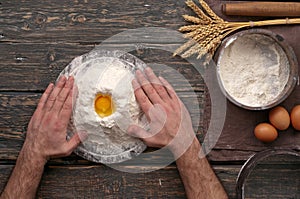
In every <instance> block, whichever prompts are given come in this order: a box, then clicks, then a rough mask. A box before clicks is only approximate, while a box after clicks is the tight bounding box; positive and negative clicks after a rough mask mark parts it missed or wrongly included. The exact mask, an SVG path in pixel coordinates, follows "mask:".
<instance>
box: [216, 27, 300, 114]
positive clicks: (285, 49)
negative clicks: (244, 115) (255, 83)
mask: <svg viewBox="0 0 300 199" xmlns="http://www.w3.org/2000/svg"><path fill="white" fill-rule="evenodd" d="M252 37H253V38H254V37H257V38H259V37H261V38H264V39H261V40H255V42H259V41H263V42H264V40H268V41H269V42H270V41H271V42H273V44H274V45H275V46H276V48H277V49H278V52H279V53H278V56H280V57H283V58H285V59H286V60H287V66H288V67H289V72H287V73H288V77H287V83H286V84H285V85H284V87H283V89H282V90H281V91H280V93H279V94H278V95H276V96H274V98H273V99H271V100H269V101H268V102H264V103H260V104H255V105H252V104H249V103H248V104H247V103H244V102H242V101H241V100H239V99H237V97H236V96H233V95H232V94H231V93H230V92H229V90H228V89H227V88H226V86H225V85H224V81H223V79H222V74H221V73H222V72H221V67H222V66H223V67H224V65H222V64H223V62H222V59H223V56H224V54H225V52H226V51H227V50H228V49H229V47H230V46H231V45H232V44H234V42H236V41H237V40H239V39H243V38H248V39H249V38H252ZM273 44H272V45H273ZM260 45H267V44H265V43H264V44H260V43H257V44H256V45H254V46H253V48H260V47H261V46H260ZM266 49H268V48H266ZM229 50H230V49H229ZM251 50H253V49H249V50H248V51H243V53H244V54H243V55H245V56H250V59H251V56H252V54H251V52H252V51H251ZM263 50H264V49H263ZM228 53H229V52H227V54H228ZM230 53H232V52H230ZM262 55H264V56H265V55H266V56H270V53H269V54H268V52H266V53H264V52H263V54H262ZM231 56H232V57H234V56H235V55H234V54H231ZM216 57H217V70H216V71H217V78H218V83H219V86H220V88H221V90H222V92H223V93H224V95H225V96H226V97H227V98H228V100H230V101H231V102H232V103H234V104H235V105H237V106H239V107H242V108H245V109H248V110H264V109H268V108H272V107H274V106H276V105H278V104H280V103H281V102H283V101H284V100H285V99H286V98H287V97H288V96H289V95H290V93H291V92H292V91H293V89H294V87H295V85H296V83H297V81H298V63H297V58H296V56H295V53H294V51H293V50H292V48H291V47H290V46H289V45H288V44H287V43H286V42H285V40H284V38H283V37H281V36H280V35H277V34H275V33H273V32H270V31H267V30H263V29H249V30H245V31H241V32H238V33H236V34H234V35H232V36H230V37H228V38H226V39H225V40H224V41H223V42H222V44H221V46H220V48H219V49H218V52H217V53H216ZM246 61H247V59H246V60H245V62H246ZM279 65H280V66H281V65H282V63H281V62H280V64H279ZM230 81H234V79H232V80H230Z"/></svg>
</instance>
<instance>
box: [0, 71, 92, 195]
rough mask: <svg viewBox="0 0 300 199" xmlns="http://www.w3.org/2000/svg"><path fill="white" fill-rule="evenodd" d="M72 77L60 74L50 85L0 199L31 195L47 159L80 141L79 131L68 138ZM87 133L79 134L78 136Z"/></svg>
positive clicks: (58, 155)
mask: <svg viewBox="0 0 300 199" xmlns="http://www.w3.org/2000/svg"><path fill="white" fill-rule="evenodd" d="M73 83H74V78H73V77H70V78H69V79H68V80H67V79H66V77H64V76H62V77H61V78H60V79H59V81H58V82H57V84H56V85H55V86H54V85H53V84H49V86H48V88H47V89H46V91H45V92H44V94H43V95H42V97H41V99H40V101H39V104H38V106H37V109H36V111H35V112H34V114H33V116H32V118H31V120H30V122H29V125H28V129H27V133H26V139H25V142H24V145H23V147H22V149H21V151H20V154H19V157H18V159H17V163H16V166H15V168H14V170H13V173H12V175H11V177H10V179H9V181H8V183H7V185H6V187H5V189H4V191H3V193H2V194H1V196H0V198H1V199H4V198H5V199H7V198H12V199H14V198H34V196H35V193H36V190H37V187H38V185H39V182H40V179H41V177H42V174H43V170H44V165H45V163H46V162H47V160H48V159H49V158H52V157H62V156H67V155H69V154H70V153H71V152H72V151H73V149H75V148H76V147H77V145H78V144H79V143H80V137H79V134H74V136H73V137H72V138H71V139H70V140H69V141H67V140H66V136H67V126H68V123H69V120H70V117H71V113H72V96H73ZM85 135H86V134H84V133H82V136H81V137H85Z"/></svg>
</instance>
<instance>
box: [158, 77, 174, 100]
mask: <svg viewBox="0 0 300 199" xmlns="http://www.w3.org/2000/svg"><path fill="white" fill-rule="evenodd" d="M158 78H159V80H160V81H161V83H162V84H163V85H164V87H165V88H166V90H167V92H168V94H169V96H170V97H171V99H177V98H178V96H177V94H176V92H175V90H174V89H173V87H172V86H171V84H169V82H167V80H165V79H164V78H163V77H158Z"/></svg>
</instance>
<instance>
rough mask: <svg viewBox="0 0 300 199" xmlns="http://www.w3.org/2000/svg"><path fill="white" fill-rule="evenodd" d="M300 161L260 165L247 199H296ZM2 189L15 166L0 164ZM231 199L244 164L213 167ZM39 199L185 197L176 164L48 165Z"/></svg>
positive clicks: (252, 175) (250, 177) (247, 189)
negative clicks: (129, 169) (135, 168)
mask: <svg viewBox="0 0 300 199" xmlns="http://www.w3.org/2000/svg"><path fill="white" fill-rule="evenodd" d="M299 166H300V165H299V163H298V164H293V163H292V164H284V163H281V164H277V165H273V164H271V165H270V164H261V165H259V166H258V167H257V168H255V170H254V171H253V172H252V173H251V175H250V176H249V179H248V180H247V184H246V186H245V189H246V196H247V197H246V198H297V197H299V195H300V192H299V191H300V190H299V186H298V185H299V180H300V170H299V168H300V167H299ZM0 168H1V171H2V172H1V173H0V190H2V189H3V187H4V185H5V183H6V181H7V179H8V176H9V174H10V172H11V169H12V166H9V165H2V166H0ZM213 168H214V171H215V172H216V174H217V176H218V177H219V179H220V180H221V182H222V184H223V186H224V187H225V189H226V191H227V193H228V194H229V197H230V198H235V186H236V185H235V181H236V178H237V175H238V172H239V170H240V168H241V166H238V165H236V166H234V165H232V166H229V165H227V166H226V165H224V166H220V165H216V166H214V167H213ZM38 197H39V198H83V197H84V198H102V197H105V198H185V193H184V189H183V186H182V182H181V180H180V177H179V175H178V171H177V169H176V166H174V165H171V166H168V167H166V168H164V169H160V170H157V171H154V172H151V173H139V174H131V173H124V172H119V171H116V170H113V169H111V168H109V167H107V166H103V165H93V166H47V167H46V169H45V173H44V176H43V179H42V182H41V186H40V188H39V191H38Z"/></svg>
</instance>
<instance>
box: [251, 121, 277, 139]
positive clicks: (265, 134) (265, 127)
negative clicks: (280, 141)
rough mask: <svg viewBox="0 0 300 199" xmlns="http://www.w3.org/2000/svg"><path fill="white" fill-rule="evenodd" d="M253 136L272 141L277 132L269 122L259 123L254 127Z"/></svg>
mask: <svg viewBox="0 0 300 199" xmlns="http://www.w3.org/2000/svg"><path fill="white" fill-rule="evenodd" d="M254 135H255V137H256V138H257V139H258V140H260V141H262V142H273V141H274V140H275V139H276V138H277V137H278V132H277V130H276V129H275V127H274V126H272V125H271V124H269V123H260V124H258V125H257V126H256V127H255V129H254Z"/></svg>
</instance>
